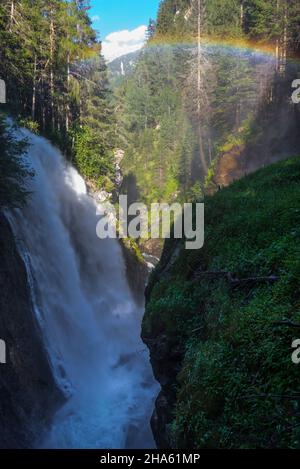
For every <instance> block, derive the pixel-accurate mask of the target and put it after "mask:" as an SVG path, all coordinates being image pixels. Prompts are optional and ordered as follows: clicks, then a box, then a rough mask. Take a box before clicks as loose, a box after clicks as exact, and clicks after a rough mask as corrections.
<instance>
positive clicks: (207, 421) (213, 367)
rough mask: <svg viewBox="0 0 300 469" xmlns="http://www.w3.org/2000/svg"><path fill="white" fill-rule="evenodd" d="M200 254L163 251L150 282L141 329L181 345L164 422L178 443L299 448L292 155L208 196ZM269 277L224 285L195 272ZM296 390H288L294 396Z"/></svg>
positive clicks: (297, 169)
mask: <svg viewBox="0 0 300 469" xmlns="http://www.w3.org/2000/svg"><path fill="white" fill-rule="evenodd" d="M205 202H206V206H205V212H206V231H205V233H206V235H205V237H206V241H205V246H204V248H203V249H202V250H200V251H184V250H183V249H182V250H181V252H180V254H179V256H178V258H177V260H176V263H175V264H174V265H173V266H172V267H171V268H169V270H168V273H167V274H165V275H162V266H163V263H166V261H167V259H168V257H169V253H170V252H172V249H174V241H172V240H171V241H169V242H168V243H167V245H166V248H165V253H164V257H163V260H162V264H161V266H160V267H158V269H157V270H156V271H155V272H154V274H153V277H152V281H151V283H150V289H151V292H150V295H149V296H150V298H149V300H148V304H147V310H146V315H145V319H144V324H143V334H144V335H145V336H147V335H148V336H149V335H152V336H157V335H158V334H167V336H168V337H169V339H170V340H171V341H173V342H174V343H175V344H179V343H180V344H181V345H183V346H184V349H185V358H184V361H183V367H182V371H181V373H180V376H179V378H178V383H177V405H176V409H175V413H174V421H173V424H172V433H173V438H174V445H176V446H177V447H185V446H188V447H191V446H194V447H227V448H228V447H229V448H231V447H235V448H237V447H240V448H249V447H250V448H251V447H298V448H299V447H300V408H299V399H300V397H299V396H300V364H299V365H298V366H297V365H295V364H293V363H292V361H291V354H292V351H293V350H292V348H291V343H292V340H294V339H296V338H300V329H296V328H291V327H287V326H282V325H275V324H274V322H276V321H282V320H283V319H285V318H287V319H290V320H293V321H295V322H299V323H300V158H299V157H298V158H291V159H289V160H286V161H284V162H281V163H279V164H276V165H272V166H269V167H267V168H266V169H263V170H260V171H258V172H257V173H254V174H252V175H250V176H248V177H247V178H245V179H243V180H240V181H237V182H235V183H234V184H232V185H231V186H230V187H228V188H227V189H224V190H222V191H220V192H218V193H217V194H215V195H214V196H212V197H209V198H207V200H206V201H205ZM199 269H200V270H203V271H228V272H231V273H232V274H233V275H234V276H236V277H239V278H247V277H254V276H269V275H271V274H275V275H277V276H279V281H277V282H276V283H275V284H273V285H272V284H263V283H260V284H247V285H243V286H240V287H238V288H232V287H231V286H230V285H229V283H228V282H227V281H226V280H225V279H224V278H214V279H212V278H210V277H204V278H202V279H201V280H199V279H198V280H192V278H193V272H195V270H199ZM295 394H297V396H298V397H297V396H295Z"/></svg>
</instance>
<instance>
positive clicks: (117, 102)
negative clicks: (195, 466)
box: [0, 0, 300, 450]
mask: <svg viewBox="0 0 300 469" xmlns="http://www.w3.org/2000/svg"><path fill="white" fill-rule="evenodd" d="M91 3H92V2H90V1H89V0H1V1H0V79H1V80H4V82H5V84H6V103H5V104H4V103H3V104H2V103H1V104H0V106H1V109H0V111H1V112H0V148H1V151H0V228H1V229H0V248H1V249H0V267H1V266H2V265H3V266H4V268H3V269H2V268H0V286H1V288H0V289H1V291H2V293H1V295H0V313H1V315H0V333H1V334H2V335H1V338H2V336H3V340H4V339H5V340H6V341H7V343H8V347H7V350H8V351H10V350H12V352H10V360H11V364H12V368H11V369H12V371H9V372H8V373H7V374H3V375H1V374H0V390H1V392H2V391H3V393H4V396H8V399H7V400H8V405H7V408H6V407H5V408H4V406H3V405H2V406H1V405H0V430H1V431H0V433H3V434H4V433H5V432H4V430H3V429H6V427H7V429H8V430H7V436H6V433H5V436H3V437H2V440H1V439H0V447H2V446H3V447H12V446H17V447H27V446H28V447H39V448H40V447H43V448H45V447H47V445H48V446H49V447H51V448H53V447H55V448H58V447H59V448H64V449H66V448H68V445H69V446H72V448H74V449H75V448H78V447H80V448H81V447H83V446H84V445H85V446H87V447H89V448H99V447H101V448H102V447H103V448H104V447H105V446H109V447H112V448H115V447H122V448H126V449H127V448H130V449H131V448H132V447H134V448H135V447H142V445H143V444H145V442H146V443H147V444H148V443H149V445H150V446H151V445H152V446H153V445H156V446H157V447H158V448H163V449H171V448H173V449H175V448H184V449H189V450H191V449H199V448H200V449H202V448H222V449H225V448H226V449H228V448H230V449H232V448H241V449H244V448H247V449H248V448H272V449H273V448H297V449H299V448H300V431H299V428H300V426H299V417H300V414H299V386H300V382H299V373H298V369H297V367H296V366H295V364H294V363H293V362H292V361H291V355H292V350H291V344H292V342H293V341H294V340H295V339H297V337H296V336H297V330H299V327H300V325H299V321H300V311H299V305H300V299H299V291H300V285H299V278H300V269H299V256H300V254H299V239H300V232H299V226H300V224H299V213H300V212H299V202H300V193H299V187H300V186H299V182H300V165H299V155H300V104H299V102H298V101H299V88H300V85H299V84H300V81H299V80H300V2H299V0H162V1H160V3H159V8H158V12H157V17H155V18H150V19H149V24H148V28H147V32H146V38H145V43H144V45H143V47H142V48H141V49H140V50H139V51H138V52H135V53H134V54H133V55H132V53H131V54H129V55H128V56H127V66H126V67H125V68H126V71H125V72H124V64H123V63H122V57H121V58H118V62H112V63H108V61H107V60H106V59H105V57H104V54H103V51H104V47H103V44H102V42H101V40H102V39H103V38H101V32H100V35H99V34H98V32H97V31H96V30H95V28H94V26H93V21H92V16H91V8H92V5H91ZM103 8H104V7H103ZM123 59H124V62H125V60H126V57H124V58H123ZM120 67H121V71H120V72H119V69H120ZM298 85H299V86H298ZM20 129H21V130H20ZM20 135H21V137H20ZM103 194H104V196H105V198H108V199H109V200H110V202H112V203H113V204H114V206H115V208H116V209H118V208H119V206H118V197H117V196H119V195H127V196H128V198H129V200H128V204H130V203H133V202H142V203H144V204H145V205H146V208H149V207H150V205H151V204H153V203H157V202H159V203H162V202H165V203H169V204H171V203H174V202H179V203H180V204H183V203H192V204H194V203H197V202H201V203H204V204H205V242H204V247H203V249H197V250H190V251H189V250H187V249H185V248H184V245H185V243H184V242H185V241H186V240H185V239H182V240H179V239H174V238H172V237H171V239H167V240H163V239H161V240H159V241H158V242H154V243H153V242H152V240H150V241H149V242H147V241H146V240H145V239H137V240H136V241H134V240H132V239H128V240H127V241H124V243H123V244H122V243H119V242H118V241H116V242H114V241H112V240H106V239H105V240H99V239H98V238H97V236H96V224H97V222H99V212H98V208H99V206H98V205H99V200H100V202H103V200H102V199H101V198H100V196H101V197H102V196H103ZM97 204H98V205H97ZM116 211H117V210H116ZM6 217H7V218H6ZM118 228H119V227H118ZM149 232H150V229H149ZM49 233H50V234H51V236H49ZM106 241H107V242H106ZM111 241H112V242H111ZM120 245H121V246H120ZM148 261H149V262H148ZM152 263H155V264H156V263H158V265H157V266H156V268H154V265H153V264H152ZM148 270H149V272H148ZM150 270H151V273H150ZM148 274H149V275H148ZM146 281H147V285H146V291H145V297H146V307H145V314H144V316H143V321H142V319H141V316H142V314H141V313H142V311H141V308H142V307H143V305H144V289H145V283H146ZM15 291H18V294H17V295H16V294H15ZM137 291H138V295H135V294H136V293H137ZM141 305H142V307H141ZM142 309H143V308H142ZM15 311H16V313H15ZM24 311H25V313H26V314H25V313H24ZM31 314H32V317H34V318H35V319H34V320H33V322H34V325H36V324H38V325H39V327H37V328H36V327H32V323H31V322H29V320H28V318H31V319H30V321H31V320H32V317H31ZM15 315H16V316H15ZM25 316H26V317H25ZM15 317H16V318H17V320H15ZM141 321H142V340H143V342H144V344H142V342H141V339H140V333H141V327H140V326H141ZM24 331H25V332H24ZM32 331H33V332H32ZM37 331H38V333H37ZM23 332H24V334H25V336H24V337H23V335H22V334H23ZM5 334H6V335H5ZM15 336H16V338H15ZM53 343H54V346H53V347H52V344H53ZM49 344H50V345H49ZM145 344H146V346H147V347H148V349H149V351H150V363H151V366H150V363H149V356H148V351H147V350H148V349H147V350H145V346H144V345H145ZM51 347H52V348H51ZM23 350H25V351H26V354H25V353H23ZM28 350H30V353H28ZM32 350H34V351H37V352H32ZM25 355H26V356H25ZM99 357H101V359H99ZM50 363H51V366H50V365H49V364H50ZM35 365H36V366H35ZM151 367H152V368H151ZM32 369H34V373H31V370H32ZM149 369H150V370H149ZM41 370H42V371H41ZM152 371H153V374H154V378H155V379H154V378H153V375H152ZM69 375H70V376H71V378H70V382H69V381H68V379H69ZM82 377H84V379H83V378H82ZM72 379H73V380H74V382H75V386H73V381H72ZM11 383H12V386H11V389H12V390H10V384H11ZM24 383H26V389H27V393H26V397H25V398H24V399H23V396H21V393H20V391H19V389H22V385H23V384H24ZM70 383H71V384H70ZM157 383H159V385H160V389H159V390H157V387H158V386H157ZM76 386H77V387H76ZM72 392H74V396H75V398H73V395H72ZM157 393H159V394H158V397H157V399H156V404H155V409H154V412H153V415H152V419H151V428H152V433H153V435H154V438H155V443H154V441H153V437H152V433H151V432H150V424H149V422H150V418H151V417H150V414H151V413H152V411H153V407H154V397H156V396H157ZM70 396H72V397H71V398H70ZM99 396H100V397H99ZM4 401H5V399H4ZM44 401H45V402H46V405H45V406H44ZM5 402H6V401H5ZM15 402H17V404H15ZM44 407H45V408H44ZM58 407H59V411H58V412H57V409H58ZM145 422H146V423H145ZM74 429H75V430H74ZM41 436H43V438H44V439H43V441H42V442H41Z"/></svg>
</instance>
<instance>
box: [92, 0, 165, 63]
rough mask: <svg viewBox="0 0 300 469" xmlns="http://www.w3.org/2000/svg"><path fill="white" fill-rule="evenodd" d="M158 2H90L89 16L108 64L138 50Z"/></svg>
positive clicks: (138, 0) (142, 0)
mask: <svg viewBox="0 0 300 469" xmlns="http://www.w3.org/2000/svg"><path fill="white" fill-rule="evenodd" d="M159 1H160V0H91V2H90V4H91V7H92V8H91V10H90V16H91V18H92V21H93V26H94V28H95V29H97V30H98V31H99V34H100V38H101V40H102V41H103V44H102V45H103V49H102V52H103V54H104V56H105V58H106V59H107V60H108V61H111V60H113V59H115V58H117V57H120V56H121V55H124V54H128V53H129V52H134V51H136V50H138V49H140V48H141V47H142V45H143V43H144V38H145V31H146V27H147V25H148V22H149V18H154V19H155V18H156V14H157V9H158V5H159Z"/></svg>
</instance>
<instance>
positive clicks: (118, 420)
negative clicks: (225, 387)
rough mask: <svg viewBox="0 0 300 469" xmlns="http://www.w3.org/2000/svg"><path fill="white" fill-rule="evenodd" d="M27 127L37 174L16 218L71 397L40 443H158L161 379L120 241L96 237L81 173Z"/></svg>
mask: <svg viewBox="0 0 300 469" xmlns="http://www.w3.org/2000/svg"><path fill="white" fill-rule="evenodd" d="M24 135H25V136H26V137H27V138H28V139H29V143H30V147H29V151H28V155H27V157H26V158H28V161H29V164H30V166H32V167H33V169H34V171H35V177H34V178H33V179H32V180H31V181H30V187H29V189H30V191H31V192H32V195H31V197H30V198H29V201H28V205H27V206H26V207H25V209H22V210H17V211H16V212H15V214H14V215H13V220H12V224H13V228H14V231H15V234H16V237H17V238H18V240H19V243H20V250H21V252H22V254H23V257H24V259H25V262H26V265H27V270H28V273H29V279H30V283H31V290H32V297H33V303H34V308H35V313H36V315H37V318H38V321H39V324H40V326H41V330H42V334H43V337H44V341H45V344H46V347H47V349H48V352H49V357H50V361H51V364H52V367H53V372H54V375H55V378H56V380H57V383H58V384H59V386H60V387H61V389H62V390H63V391H64V393H65V395H66V396H67V397H68V400H67V401H66V404H65V405H64V406H63V407H62V408H61V409H59V411H58V412H57V414H56V415H55V416H54V419H53V424H52V426H51V428H50V429H45V435H43V436H42V438H41V441H38V442H36V446H37V447H44V448H128V447H129V448H138V447H144V448H150V447H153V446H154V442H153V438H152V435H151V431H150V424H149V421H150V415H151V412H152V409H153V399H154V396H155V393H156V391H157V385H156V383H155V382H154V379H153V376H152V370H151V367H150V364H149V360H148V354H147V351H146V350H145V346H144V345H143V343H142V341H141V339H140V323H141V319H142V314H143V311H142V309H141V308H138V307H137V306H136V304H135V303H134V301H133V298H132V295H131V292H130V290H129V288H128V285H127V281H126V275H125V266H124V262H123V258H122V254H121V248H120V246H119V244H118V242H117V241H116V240H111V239H108V240H100V239H98V238H97V236H96V225H97V221H98V220H99V216H98V215H97V214H96V210H97V204H96V202H95V200H94V199H93V198H92V197H91V196H90V195H88V193H87V190H86V186H85V183H84V181H83V179H82V178H81V176H80V175H79V174H78V172H77V171H76V170H75V169H74V168H73V167H72V166H70V165H68V164H66V163H65V161H64V160H63V158H62V156H61V154H60V153H59V151H58V150H57V149H56V148H54V147H53V146H51V145H50V144H49V143H48V142H47V141H46V140H45V139H43V138H40V137H37V136H34V135H32V134H31V133H30V132H28V131H25V130H24V131H22V136H24Z"/></svg>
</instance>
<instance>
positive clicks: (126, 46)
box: [102, 25, 147, 62]
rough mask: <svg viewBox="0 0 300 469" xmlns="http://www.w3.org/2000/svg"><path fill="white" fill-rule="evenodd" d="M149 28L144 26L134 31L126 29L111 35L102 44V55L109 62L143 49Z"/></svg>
mask: <svg viewBox="0 0 300 469" xmlns="http://www.w3.org/2000/svg"><path fill="white" fill-rule="evenodd" d="M146 30H147V27H146V26H144V25H142V26H139V27H138V28H136V29H133V30H132V31H129V30H128V29H124V30H123V31H116V32H115V33H111V34H109V35H108V36H106V38H105V39H104V41H103V42H102V53H103V55H104V57H105V58H106V60H107V61H108V62H111V61H112V60H114V59H116V58H117V57H121V56H122V55H125V54H129V53H130V52H135V51H137V50H139V49H141V48H142V47H143V45H144V43H145V34H146Z"/></svg>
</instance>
